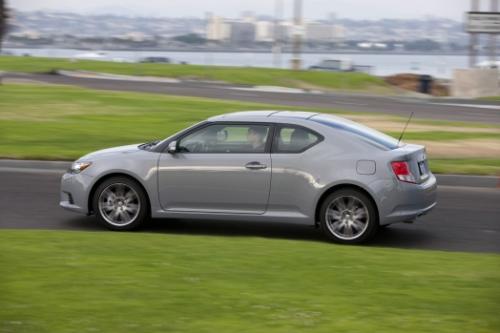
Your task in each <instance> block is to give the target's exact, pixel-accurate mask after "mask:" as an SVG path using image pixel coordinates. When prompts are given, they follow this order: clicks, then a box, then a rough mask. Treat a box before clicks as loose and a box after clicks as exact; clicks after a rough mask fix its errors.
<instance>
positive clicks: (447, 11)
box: [8, 0, 489, 21]
mask: <svg viewBox="0 0 500 333" xmlns="http://www.w3.org/2000/svg"><path fill="white" fill-rule="evenodd" d="M282 2H283V3H284V13H283V17H284V18H289V17H291V16H292V9H293V0H282ZM303 3H304V4H303V7H304V9H303V12H304V18H306V19H324V18H326V17H327V16H328V15H329V13H335V14H336V15H337V16H338V17H341V18H353V19H369V20H371V19H383V18H400V19H421V18H424V17H426V16H435V17H441V18H449V19H453V20H459V21H461V20H462V19H463V15H464V12H465V11H467V10H468V9H469V0H440V1H432V0H424V1H421V2H419V4H418V6H417V5H414V6H409V5H403V6H402V5H401V4H402V3H405V2H403V1H400V0H378V1H376V2H375V1H373V0H371V1H370V0H303ZM203 4H204V5H203V6H200V5H199V1H196V0H168V1H162V0H149V1H148V2H147V4H144V3H138V2H137V1H135V0H107V1H105V2H103V1H99V0H86V1H79V0H43V1H39V2H33V1H32V0H10V1H8V5H9V6H10V7H11V8H13V9H14V10H22V11H36V10H48V11H60V12H73V13H79V14H116V15H127V16H153V17H162V16H164V17H204V15H205V14H206V13H207V12H212V13H214V14H216V15H220V16H225V17H238V16H240V15H241V13H242V12H244V11H251V12H254V13H255V14H257V15H269V16H273V15H274V12H275V1H272V0H240V1H238V2H234V1H224V0H206V1H204V2H203ZM481 5H482V8H481V9H482V10H488V5H489V1H482V4H481Z"/></svg>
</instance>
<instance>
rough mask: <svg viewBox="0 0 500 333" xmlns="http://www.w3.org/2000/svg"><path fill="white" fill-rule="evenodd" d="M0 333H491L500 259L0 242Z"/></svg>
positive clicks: (11, 234) (136, 236)
mask: <svg viewBox="0 0 500 333" xmlns="http://www.w3.org/2000/svg"><path fill="white" fill-rule="evenodd" d="M0 237H1V242H0V267H2V268H4V269H3V270H2V274H1V275H0V294H1V297H0V332H2V333H4V332H5V333H6V332H16V333H23V332H30V333H31V332H40V333H45V332H47V333H48V332H50V333H58V332H107V333H112V332H120V333H121V332H130V331H133V332H137V333H140V332H147V333H154V332H195V333H202V332H231V333H233V332H268V333H271V332H286V333H288V332H325V333H330V332H384V333H391V332H406V333H411V332H418V333H420V332H440V333H447V332H453V333H455V332H475V333H481V332H498V331H499V330H500V317H499V316H498V313H500V298H499V296H500V269H499V267H500V256H498V255H494V254H491V255H489V254H465V253H451V252H437V251H418V250H399V249H384V248H374V247H348V246H336V245H333V244H328V243H322V242H313V241H294V240H276V239H263V238H255V237H220V236H193V235H175V234H168V233H167V234H159V233H158V234H148V233H128V234H124V233H107V232H103V233H100V232H94V233H93V232H64V231H26V230H24V231H6V230H3V231H1V232H0Z"/></svg>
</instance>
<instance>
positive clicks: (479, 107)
mask: <svg viewBox="0 0 500 333" xmlns="http://www.w3.org/2000/svg"><path fill="white" fill-rule="evenodd" d="M431 104H432V105H446V106H461V107H465V108H477V109H492V110H500V105H486V104H459V103H431Z"/></svg>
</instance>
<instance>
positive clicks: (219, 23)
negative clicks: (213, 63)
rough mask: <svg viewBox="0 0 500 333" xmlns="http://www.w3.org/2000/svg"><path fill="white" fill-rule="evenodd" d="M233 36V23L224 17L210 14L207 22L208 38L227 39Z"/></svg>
mask: <svg viewBox="0 0 500 333" xmlns="http://www.w3.org/2000/svg"><path fill="white" fill-rule="evenodd" d="M230 36H231V25H230V24H229V23H227V22H226V21H225V20H224V18H222V17H219V16H210V17H209V20H208V24H207V33H206V37H207V39H208V40H214V41H226V40H228V39H229V37H230Z"/></svg>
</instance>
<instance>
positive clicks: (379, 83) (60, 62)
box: [0, 56, 391, 93]
mask: <svg viewBox="0 0 500 333" xmlns="http://www.w3.org/2000/svg"><path fill="white" fill-rule="evenodd" d="M61 69H64V70H86V71H93V72H102V73H112V74H123V75H140V76H161V77H171V78H180V79H198V80H215V81H224V82H227V83H234V84H248V85H260V86H262V85H265V86H283V87H292V88H306V89H315V88H324V89H340V90H358V91H359V90H363V91H371V92H374V93H376V92H381V93H387V92H390V91H391V88H390V87H389V86H388V85H387V84H386V83H385V82H384V80H382V79H381V78H378V77H375V76H371V75H368V74H363V73H332V72H319V71H292V70H287V69H272V68H259V67H228V66H201V65H178V64H148V63H144V64H143V63H119V62H108V61H92V60H78V61H71V60H68V59H54V58H42V57H14V56H1V57H0V71H2V70H3V71H11V72H26V73H47V72H52V71H54V70H61Z"/></svg>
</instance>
